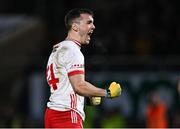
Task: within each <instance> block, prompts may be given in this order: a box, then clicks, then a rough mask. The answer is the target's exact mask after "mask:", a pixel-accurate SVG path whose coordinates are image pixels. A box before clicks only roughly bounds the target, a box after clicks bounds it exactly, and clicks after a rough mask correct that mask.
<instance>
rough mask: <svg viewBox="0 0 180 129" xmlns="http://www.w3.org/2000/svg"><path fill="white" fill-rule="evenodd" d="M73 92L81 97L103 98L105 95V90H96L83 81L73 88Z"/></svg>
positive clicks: (96, 88)
mask: <svg viewBox="0 0 180 129" xmlns="http://www.w3.org/2000/svg"><path fill="white" fill-rule="evenodd" d="M74 90H75V92H76V93H77V94H79V95H82V96H89V97H90V96H100V97H104V96H105V94H106V91H105V89H102V88H98V87H96V86H94V85H92V84H91V83H89V82H87V81H83V82H81V83H79V84H78V86H76V87H75V89H74Z"/></svg>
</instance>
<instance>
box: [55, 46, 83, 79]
mask: <svg viewBox="0 0 180 129" xmlns="http://www.w3.org/2000/svg"><path fill="white" fill-rule="evenodd" d="M62 50H63V51H62ZM58 60H59V62H58V64H61V65H62V66H63V67H65V69H66V71H67V74H68V76H73V75H76V74H84V73H85V72H84V56H83V54H82V53H81V52H80V50H77V49H73V48H69V47H68V48H63V49H61V50H60V51H59V54H58Z"/></svg>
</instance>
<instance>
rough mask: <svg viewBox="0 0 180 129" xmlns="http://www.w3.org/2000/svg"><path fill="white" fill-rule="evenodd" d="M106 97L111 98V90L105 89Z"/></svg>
mask: <svg viewBox="0 0 180 129" xmlns="http://www.w3.org/2000/svg"><path fill="white" fill-rule="evenodd" d="M105 97H106V98H109V97H111V93H110V90H107V89H106V90H105Z"/></svg>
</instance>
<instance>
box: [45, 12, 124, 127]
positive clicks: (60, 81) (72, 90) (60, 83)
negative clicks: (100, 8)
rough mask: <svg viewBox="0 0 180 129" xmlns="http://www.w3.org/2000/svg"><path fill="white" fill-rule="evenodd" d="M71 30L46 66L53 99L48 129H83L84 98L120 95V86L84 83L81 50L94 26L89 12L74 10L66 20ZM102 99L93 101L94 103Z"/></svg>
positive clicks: (89, 37)
mask: <svg viewBox="0 0 180 129" xmlns="http://www.w3.org/2000/svg"><path fill="white" fill-rule="evenodd" d="M65 25H66V27H67V30H68V34H67V37H66V39H65V40H64V41H62V42H60V43H58V44H56V45H54V47H53V50H52V53H51V55H50V57H49V60H48V63H47V72H46V76H47V81H48V84H49V86H50V91H51V95H50V98H49V102H48V103H47V109H46V112H45V128H83V126H82V121H83V120H84V119H85V114H84V111H83V108H84V96H86V97H91V98H96V97H97V98H98V97H107V98H114V97H118V96H119V95H120V94H121V87H120V85H119V84H118V83H116V82H112V83H111V84H110V86H109V88H108V89H101V88H97V87H95V86H94V85H92V84H91V83H89V82H87V81H86V80H85V70H84V56H83V54H82V53H81V51H80V49H81V46H82V45H87V44H89V42H90V39H91V34H92V33H93V31H94V29H95V26H94V24H93V13H92V12H91V11H90V10H88V9H72V10H71V11H69V12H68V13H67V15H66V16H65ZM96 101H98V102H99V99H97V100H96V99H93V102H95V103H96Z"/></svg>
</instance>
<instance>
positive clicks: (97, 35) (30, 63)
mask: <svg viewBox="0 0 180 129" xmlns="http://www.w3.org/2000/svg"><path fill="white" fill-rule="evenodd" d="M76 7H81V8H89V9H91V10H92V11H93V12H94V14H95V16H94V20H95V26H96V30H95V32H94V34H93V36H92V41H91V44H90V45H89V46H86V47H83V48H82V52H83V53H84V56H85V65H86V79H87V80H88V81H90V82H92V83H93V84H95V85H97V86H98V87H102V88H104V87H105V86H107V85H108V84H109V82H111V81H117V82H120V83H121V85H122V89H123V92H122V95H121V97H119V98H116V99H112V100H111V99H103V101H102V104H101V105H100V106H96V107H91V106H86V107H85V111H86V121H85V123H84V127H89V128H93V127H96V128H97V127H101V128H106V127H111V128H113V127H118V128H121V127H123V128H128V127H130V128H137V127H159V126H161V127H176V128H177V127H180V93H179V92H178V78H179V77H180V50H179V49H180V24H179V23H180V15H179V12H180V8H179V2H178V0H173V1H169V0H113V1H109V0H96V1H95V0H1V1H0V59H1V63H0V127H43V115H44V110H45V108H46V102H47V101H48V97H49V87H48V85H47V82H46V79H45V78H46V77H45V69H46V62H47V59H48V56H49V54H50V52H51V49H52V46H53V45H55V44H56V43H58V42H60V41H62V40H64V39H65V36H66V29H65V26H64V15H65V14H66V13H67V12H68V11H69V10H70V9H72V8H76ZM156 119H157V120H156ZM151 120H154V121H151ZM159 123H160V125H159Z"/></svg>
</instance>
